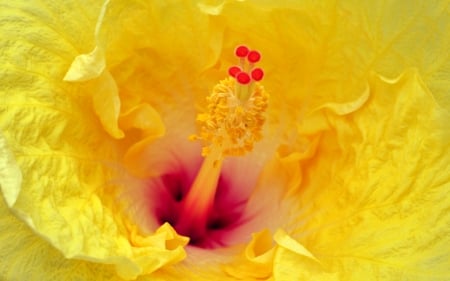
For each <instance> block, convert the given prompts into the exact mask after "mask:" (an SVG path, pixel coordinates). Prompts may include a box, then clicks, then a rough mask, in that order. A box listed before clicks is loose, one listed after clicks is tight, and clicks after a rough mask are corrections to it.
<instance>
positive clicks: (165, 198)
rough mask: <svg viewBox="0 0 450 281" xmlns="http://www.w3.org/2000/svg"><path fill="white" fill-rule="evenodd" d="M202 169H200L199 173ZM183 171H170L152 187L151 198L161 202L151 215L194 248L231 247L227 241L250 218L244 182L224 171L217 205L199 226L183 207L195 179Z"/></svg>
mask: <svg viewBox="0 0 450 281" xmlns="http://www.w3.org/2000/svg"><path fill="white" fill-rule="evenodd" d="M199 166H200V165H197V170H198V169H199ZM191 169H192V168H183V167H181V168H180V169H178V170H175V171H168V172H167V173H165V174H164V175H162V176H161V177H159V178H157V179H153V180H151V181H150V183H149V188H150V189H151V190H152V192H151V193H152V195H151V196H152V197H153V198H158V199H157V200H155V202H154V204H153V206H152V207H151V210H149V211H150V212H151V214H152V215H153V216H155V218H156V220H157V222H158V223H159V224H163V223H165V222H168V223H170V225H172V226H173V227H174V228H175V230H176V231H177V233H179V234H181V235H184V236H187V237H189V238H190V242H189V244H190V245H191V246H195V247H200V248H219V247H226V246H228V240H229V239H228V237H229V236H231V234H232V233H233V232H234V231H235V230H237V229H238V228H239V227H240V226H242V225H243V224H244V223H245V222H246V220H248V219H249V218H248V217H247V216H244V210H245V207H246V203H247V200H248V194H246V193H247V192H239V191H240V190H245V189H246V188H245V187H242V188H241V186H240V185H242V184H244V183H243V182H245V181H242V180H241V181H240V180H239V179H237V180H236V179H233V178H232V177H231V176H230V173H227V172H226V170H225V171H222V172H221V174H220V177H219V181H218V184H217V190H216V194H215V196H214V202H213V204H212V206H211V208H209V210H208V212H207V213H206V214H203V215H204V217H205V219H206V222H205V223H204V224H201V223H198V221H197V220H195V216H192V214H191V213H189V212H194V210H190V209H186V208H185V207H184V205H183V203H184V202H185V201H184V200H185V199H186V197H187V194H188V192H189V189H190V188H191V186H192V183H193V181H194V176H195V175H191V173H190V172H189V170H191Z"/></svg>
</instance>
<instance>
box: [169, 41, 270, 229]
mask: <svg viewBox="0 0 450 281" xmlns="http://www.w3.org/2000/svg"><path fill="white" fill-rule="evenodd" d="M235 54H236V56H237V57H238V58H239V60H240V61H241V63H242V61H244V62H245V58H247V60H248V61H249V62H250V64H249V65H248V66H247V67H245V65H241V66H240V67H238V66H232V67H230V68H229V69H228V73H229V74H230V76H231V77H228V78H226V79H224V80H222V81H220V82H219V83H218V84H217V85H216V86H215V87H214V88H213V91H212V93H211V94H210V95H209V96H208V97H207V98H206V100H207V102H208V107H207V111H206V113H202V114H199V115H198V116H197V121H198V122H199V123H200V124H201V130H200V134H199V135H194V136H191V139H193V140H197V139H200V140H203V141H204V142H205V147H203V150H202V155H203V156H204V157H205V159H204V161H203V164H202V166H201V168H200V171H199V173H198V174H197V177H196V179H195V181H194V183H193V185H192V186H191V189H190V191H189V193H188V195H187V196H186V198H185V199H184V201H183V202H182V214H183V216H184V218H183V219H182V220H181V222H180V223H179V225H177V227H176V229H177V231H179V232H180V233H181V234H184V235H188V236H189V233H191V231H190V229H191V228H195V229H196V231H195V233H197V234H198V233H201V230H206V224H207V220H208V216H209V214H210V211H211V208H212V207H213V203H214V196H215V193H216V189H217V183H218V179H219V176H220V170H221V166H222V161H223V158H224V157H226V156H241V155H244V154H246V153H247V152H250V151H252V150H253V145H254V144H255V143H256V142H257V141H258V140H260V139H261V138H262V127H263V125H264V122H265V118H264V113H265V111H266V109H267V106H268V103H267V102H268V94H267V93H266V92H265V90H264V88H263V87H262V86H261V85H260V84H259V83H257V82H258V81H260V80H261V79H262V77H263V75H264V72H263V71H262V69H260V68H255V69H253V63H256V62H257V61H259V60H260V58H261V55H260V54H259V52H257V51H249V50H248V48H247V47H246V46H239V47H237V48H236V50H235ZM245 69H248V72H246V71H244V70H245ZM249 73H250V74H249ZM192 233H194V232H192ZM191 238H192V237H191Z"/></svg>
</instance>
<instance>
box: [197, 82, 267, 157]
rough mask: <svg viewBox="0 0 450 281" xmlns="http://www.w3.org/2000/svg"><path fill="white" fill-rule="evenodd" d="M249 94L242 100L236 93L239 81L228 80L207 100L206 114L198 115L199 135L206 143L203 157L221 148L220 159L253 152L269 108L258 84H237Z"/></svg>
mask: <svg viewBox="0 0 450 281" xmlns="http://www.w3.org/2000/svg"><path fill="white" fill-rule="evenodd" d="M238 86H239V87H245V88H247V89H245V90H247V91H248V92H249V93H250V94H249V95H248V99H247V100H242V99H241V98H240V97H239V96H238V95H237V93H236V88H239V87H236V81H235V79H233V78H231V77H229V78H226V79H224V80H222V81H220V82H219V83H218V84H217V85H216V86H215V87H214V89H213V91H212V93H211V95H209V96H208V97H207V102H208V107H207V112H206V113H203V114H199V115H198V116H197V121H198V122H199V123H200V124H201V129H200V135H196V136H192V139H201V140H203V141H204V142H205V143H206V146H205V147H204V148H203V151H202V155H203V156H207V155H208V154H209V153H210V151H211V150H212V147H214V148H215V149H217V148H218V149H219V151H220V152H221V158H222V157H225V156H240V155H244V154H245V153H247V152H250V151H252V150H253V145H254V144H255V142H257V141H258V140H260V139H261V138H262V127H263V125H264V122H265V118H264V113H265V111H266V109H267V106H268V103H267V102H268V97H269V96H268V94H267V93H266V92H265V90H264V88H263V86H261V85H260V84H259V83H251V84H250V85H238Z"/></svg>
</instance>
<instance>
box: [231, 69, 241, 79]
mask: <svg viewBox="0 0 450 281" xmlns="http://www.w3.org/2000/svg"><path fill="white" fill-rule="evenodd" d="M241 71H242V69H241V68H240V67H239V66H232V67H230V68H228V74H230V76H232V77H235V78H236V75H237V74H238V73H239V72H241Z"/></svg>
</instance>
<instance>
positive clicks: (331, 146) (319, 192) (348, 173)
mask: <svg viewBox="0 0 450 281" xmlns="http://www.w3.org/2000/svg"><path fill="white" fill-rule="evenodd" d="M369 85H370V98H369V100H368V101H367V102H366V104H365V105H364V106H362V107H361V108H360V109H359V110H357V111H355V112H353V113H351V114H348V115H344V116H339V115H338V114H337V113H331V114H330V113H327V112H326V111H325V112H323V114H324V115H323V116H324V118H326V120H328V124H329V130H328V132H326V131H325V132H323V131H322V133H321V134H322V137H321V142H320V143H319V145H318V147H317V152H316V155H314V158H313V159H315V161H314V162H306V163H304V164H301V163H300V165H301V167H302V172H303V177H304V178H305V179H306V180H305V181H303V182H302V186H301V187H300V188H299V192H297V193H296V195H295V196H297V198H298V203H296V204H295V203H294V204H293V205H291V206H290V207H291V208H292V207H293V206H296V208H294V209H293V210H292V212H291V214H290V216H292V219H291V220H290V223H288V224H287V226H290V225H293V226H295V225H296V223H295V222H301V223H297V226H296V227H293V228H291V229H290V230H289V232H290V233H294V236H293V237H295V239H299V240H297V241H299V242H301V243H302V244H303V245H305V247H307V248H308V250H309V251H311V252H313V253H314V256H315V257H316V258H317V259H318V260H319V261H320V263H321V264H322V265H323V268H324V269H325V270H326V272H328V273H337V274H338V275H339V278H340V279H343V280H360V279H361V278H364V279H367V278H368V277H367V276H370V278H372V279H370V280H375V279H376V278H377V276H384V277H383V278H387V279H398V278H400V277H401V278H405V277H408V278H412V279H423V278H425V276H428V277H427V278H430V277H431V278H434V279H437V280H441V279H442V280H444V279H445V276H450V272H449V270H448V267H447V265H446V262H445V261H446V260H448V258H449V257H450V253H449V252H448V251H445V250H443V249H444V248H445V247H446V246H445V245H447V244H448V239H447V238H443V237H444V236H445V237H447V236H448V235H446V233H447V232H448V230H447V228H448V227H447V225H448V221H449V218H448V216H447V215H446V211H445V210H446V208H447V207H448V206H449V204H450V201H449V198H448V196H446V195H445V194H446V193H447V190H448V188H449V187H450V186H449V182H450V173H449V172H448V169H446V166H447V163H448V162H449V161H450V154H449V153H448V152H449V148H450V142H449V138H448V136H449V133H448V130H447V129H446V128H447V127H448V126H447V125H446V123H445V121H444V120H448V117H449V116H448V112H446V111H445V110H443V109H442V108H440V106H439V105H438V104H437V103H436V100H435V99H434V97H433V96H432V95H431V94H430V92H429V90H428V89H427V88H426V87H425V86H424V84H423V82H422V80H421V79H420V77H419V76H418V74H417V72H416V71H414V70H409V71H407V72H405V73H404V74H403V75H401V76H400V77H398V78H395V79H387V78H384V77H381V76H379V75H375V74H374V75H372V76H371V78H370V80H369ZM418 222H420V223H418ZM442 235H444V236H442ZM276 257H277V258H279V259H280V260H279V263H275V269H274V272H277V270H278V269H277V265H278V264H281V265H284V264H285V263H284V261H286V262H287V263H288V264H289V263H290V262H292V259H294V260H300V259H301V258H300V257H296V256H295V255H293V254H292V253H288V254H287V255H286V256H284V255H283V256H276ZM305 266H306V265H305ZM283 268H284V267H283ZM280 270H282V271H283V272H284V270H286V268H284V269H280ZM317 274H319V275H318V276H320V274H322V273H317ZM325 280H326V278H325Z"/></svg>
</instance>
